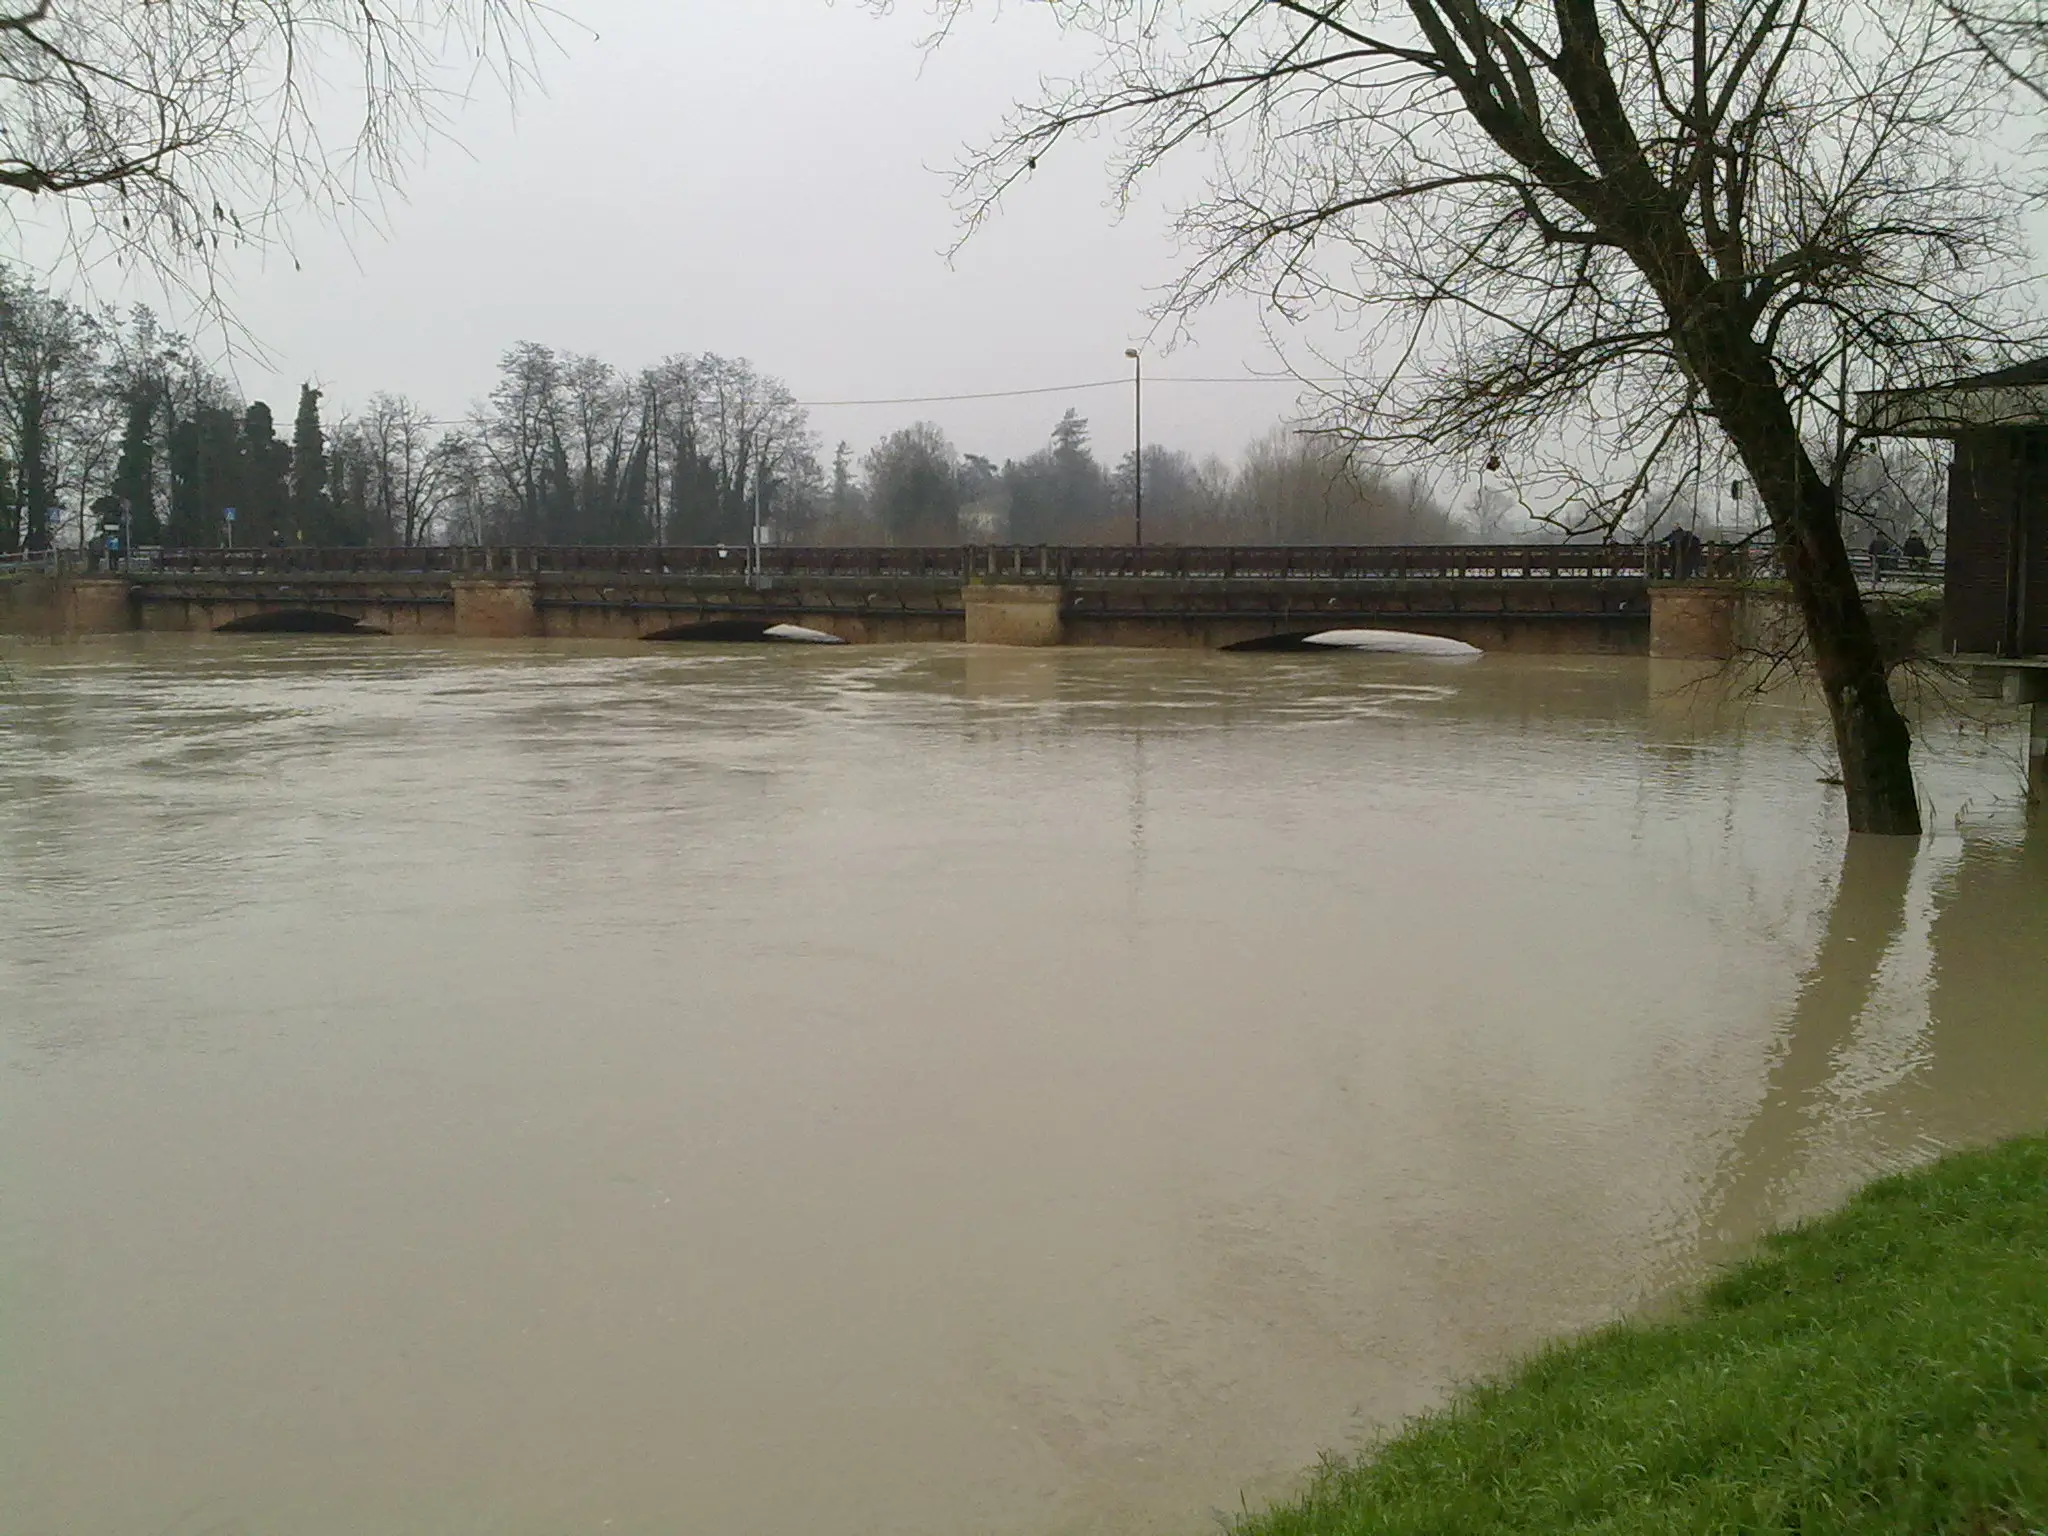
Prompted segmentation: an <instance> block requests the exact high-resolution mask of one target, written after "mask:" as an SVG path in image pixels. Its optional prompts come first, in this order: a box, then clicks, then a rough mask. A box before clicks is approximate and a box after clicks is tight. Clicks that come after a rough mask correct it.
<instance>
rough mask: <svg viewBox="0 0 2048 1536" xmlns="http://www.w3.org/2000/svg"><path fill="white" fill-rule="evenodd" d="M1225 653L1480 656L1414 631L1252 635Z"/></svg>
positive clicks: (1347, 630)
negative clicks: (1340, 652)
mask: <svg viewBox="0 0 2048 1536" xmlns="http://www.w3.org/2000/svg"><path fill="white" fill-rule="evenodd" d="M1222 649H1223V650H1226V651H1364V652H1366V653H1368V654H1371V655H1379V656H1434V657H1440V658H1445V659H1449V660H1464V659H1467V658H1470V657H1473V656H1479V655H1483V654H1484V652H1483V651H1482V650H1481V649H1480V647H1478V646H1476V645H1472V644H1470V643H1468V642H1466V641H1464V640H1456V639H1453V638H1451V637H1450V636H1449V635H1439V634H1432V633H1430V632H1429V631H1427V630H1414V629H1357V628H1329V629H1301V630H1288V631H1286V632H1284V633H1281V634H1277V635H1255V636H1253V637H1252V638H1251V639H1249V640H1239V641H1238V642H1237V643H1236V644H1234V645H1226V646H1223V647H1222Z"/></svg>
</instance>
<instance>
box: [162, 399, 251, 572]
mask: <svg viewBox="0 0 2048 1536" xmlns="http://www.w3.org/2000/svg"><path fill="white" fill-rule="evenodd" d="M169 457H170V471H171V507H170V516H169V517H168V518H167V519H166V520H165V524H164V542H165V543H166V544H170V545H174V546H177V547H180V548H188V549H212V548H215V547H217V546H219V545H221V544H223V543H225V542H226V541H227V537H228V530H227V523H226V513H227V509H228V508H229V507H235V508H236V510H237V512H238V513H239V511H240V507H239V502H240V500H241V488H242V442H241V423H240V422H239V421H237V420H236V418H235V413H234V412H233V411H232V410H230V409H228V408H227V407H226V406H223V405H196V406H194V407H193V410H192V414H191V415H190V416H187V417H185V418H184V419H183V420H181V421H179V422H177V423H176V424H175V425H174V426H173V427H172V428H171V441H170V455H169Z"/></svg>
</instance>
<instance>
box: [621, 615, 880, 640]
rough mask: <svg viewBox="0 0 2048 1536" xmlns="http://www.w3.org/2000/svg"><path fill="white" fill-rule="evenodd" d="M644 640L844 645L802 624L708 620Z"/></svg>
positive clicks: (674, 627) (661, 632) (676, 628)
mask: <svg viewBox="0 0 2048 1536" xmlns="http://www.w3.org/2000/svg"><path fill="white" fill-rule="evenodd" d="M640 638H641V639H642V640H661V641H685V642H698V643H710V644H724V645H844V644H846V642H845V641H844V640H842V639H840V638H839V636H837V635H828V634H826V633H825V632H824V631H823V630H822V629H806V628H805V627H804V626H803V625H801V624H771V623H769V622H768V621H767V620H765V619H706V620H704V621H703V622H702V623H701V624H674V625H671V626H670V627H669V628H667V629H657V630H656V631H654V633H653V634H651V635H642V636H641V637H640Z"/></svg>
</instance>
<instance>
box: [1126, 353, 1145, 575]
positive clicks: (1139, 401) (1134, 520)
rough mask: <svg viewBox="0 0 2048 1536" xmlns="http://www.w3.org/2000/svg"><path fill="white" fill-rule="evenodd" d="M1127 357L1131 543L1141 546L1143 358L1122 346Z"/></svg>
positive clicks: (1142, 518)
mask: <svg viewBox="0 0 2048 1536" xmlns="http://www.w3.org/2000/svg"><path fill="white" fill-rule="evenodd" d="M1124 356H1125V357H1128V358H1129V359H1130V360H1131V542H1132V543H1133V544H1134V545H1136V546H1137V547H1138V548H1139V549H1143V548H1144V547H1145V360H1144V359H1143V358H1141V357H1140V356H1138V349H1137V348H1136V347H1125V348H1124Z"/></svg>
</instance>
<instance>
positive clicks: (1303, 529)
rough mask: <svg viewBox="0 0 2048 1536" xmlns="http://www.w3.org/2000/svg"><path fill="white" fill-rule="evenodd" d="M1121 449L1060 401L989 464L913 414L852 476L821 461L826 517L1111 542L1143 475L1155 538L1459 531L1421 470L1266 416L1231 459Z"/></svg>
mask: <svg viewBox="0 0 2048 1536" xmlns="http://www.w3.org/2000/svg"><path fill="white" fill-rule="evenodd" d="M1135 468H1136V464H1135V458H1134V455H1133V454H1131V453H1130V452H1128V451H1127V452H1126V453H1125V454H1124V455H1123V457H1122V459H1121V460H1120V461H1119V462H1118V464H1117V465H1116V466H1115V468H1114V469H1108V468H1105V467H1104V466H1103V465H1102V464H1101V463H1100V461H1098V460H1097V459H1096V457H1095V455H1094V453H1093V452H1092V450H1091V448H1090V445H1089V440H1088V423H1087V421H1086V420H1084V419H1083V418H1082V417H1081V415H1080V414H1079V412H1077V411H1073V410H1069V411H1068V412H1067V413H1066V414H1065V415H1064V416H1062V417H1061V418H1060V420H1059V422H1058V423H1057V424H1056V425H1055V426H1054V427H1053V429H1052V433H1051V436H1050V438H1049V440H1048V441H1047V443H1046V446H1045V447H1044V448H1042V449H1040V450H1039V451H1038V452H1036V453H1034V454H1031V455H1029V456H1027V457H1025V458H1023V459H1012V460H1009V461H1007V462H1006V463H1004V464H1003V465H1001V466H1000V467H998V466H997V465H995V464H994V463H993V462H991V461H990V460H988V459H986V458H984V457H982V456H981V455H979V454H972V453H969V454H961V453H959V452H957V451H956V450H955V449H954V447H953V445H952V443H951V442H949V441H948V440H947V438H946V435H945V433H944V432H942V431H941V430H940V429H939V428H938V427H937V426H935V425H934V424H932V423H931V422H918V423H916V424H915V425H912V426H909V427H905V428H903V429H902V430H901V431H898V432H894V433H891V434H890V435H889V436H888V437H886V438H884V439H883V440H882V441H881V442H880V443H879V444H877V445H876V446H875V447H874V449H872V450H871V451H870V452H869V453H868V455H867V457H866V459H865V461H864V463H863V469H864V475H863V478H862V481H861V482H860V483H858V484H856V483H855V482H854V481H853V479H852V476H851V474H850V472H849V469H848V454H847V451H846V447H845V445H844V444H842V445H841V448H840V453H839V456H838V458H837V459H836V461H835V463H834V472H833V493H834V499H833V506H832V513H833V522H834V524H835V525H836V526H834V527H833V528H832V529H831V530H830V532H831V534H832V535H833V536H835V537H836V536H840V534H841V526H849V527H850V528H855V529H857V528H859V527H862V526H865V527H866V528H868V529H871V530H875V531H878V532H879V533H881V534H882V535H883V536H885V537H886V538H888V539H889V540H890V541H892V542H896V543H952V542H955V541H960V540H965V541H967V542H977V541H984V540H986V541H991V542H998V541H1000V542H1014V543H1020V544H1038V543H1046V544H1061V543H1088V542H1096V541H1102V542H1111V543H1121V542H1125V541H1127V540H1129V539H1130V538H1131V536H1132V520H1133V517H1134V515H1135V513H1136V510H1137V508H1136V500H1137V491H1138V488H1139V485H1140V483H1142V487H1143V496H1144V517H1145V536H1146V538H1147V539H1148V540H1155V541H1158V542H1162V543H1183V544H1196V543H1210V544H1231V543H1254V544H1346V543H1357V544H1402V543H1421V544H1430V543H1448V542H1453V541H1455V540H1458V539H1461V538H1464V537H1468V536H1469V525H1467V524H1466V523H1464V522H1461V521H1460V520H1459V519H1458V518H1456V517H1454V516H1452V514H1451V513H1450V512H1449V511H1448V510H1447V509H1446V508H1445V507H1444V506H1443V505H1442V504H1441V503H1440V502H1438V501H1437V500H1436V499H1435V498H1434V497H1432V496H1431V495H1430V493H1429V491H1428V490H1427V489H1426V488H1425V487H1424V486H1423V485H1422V483H1421V482H1419V481H1417V480H1415V479H1412V478H1409V477H1399V476H1395V475H1392V474H1390V473H1388V472H1387V471H1386V470H1384V469H1381V468H1379V467H1378V466H1376V465H1372V464H1368V463H1366V462H1364V461H1363V460H1360V459H1359V458H1357V457H1356V456H1355V455H1354V454H1352V453H1350V452H1349V451H1348V450H1347V449H1346V448H1345V447H1344V446H1343V445H1342V444H1341V443H1339V442H1337V441H1335V440H1334V439H1331V438H1329V437H1323V436H1312V435H1308V434H1304V433H1299V432H1293V431H1290V430H1288V429H1285V428H1276V429H1275V430H1274V431H1273V432H1271V433H1270V434H1268V435H1267V436H1265V437H1262V438H1260V439H1258V440H1257V441H1255V442H1254V443H1252V444H1251V446H1250V447H1249V448H1248V449H1246V451H1245V453H1244V456H1243V457H1242V458H1241V459H1240V460H1239V462H1237V463H1236V464H1234V465H1233V464H1227V463H1225V462H1224V461H1223V460H1222V459H1220V458H1217V457H1215V456H1211V457H1209V458H1207V459H1204V460H1201V461H1197V460H1196V459H1195V458H1194V457H1193V456H1192V455H1190V454H1187V453H1183V452H1180V451H1179V450H1176V449H1171V448H1165V447H1161V446H1160V445H1158V444H1147V445H1146V448H1145V459H1144V474H1143V476H1142V480H1141V477H1139V476H1138V475H1137V474H1136V473H1135Z"/></svg>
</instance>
